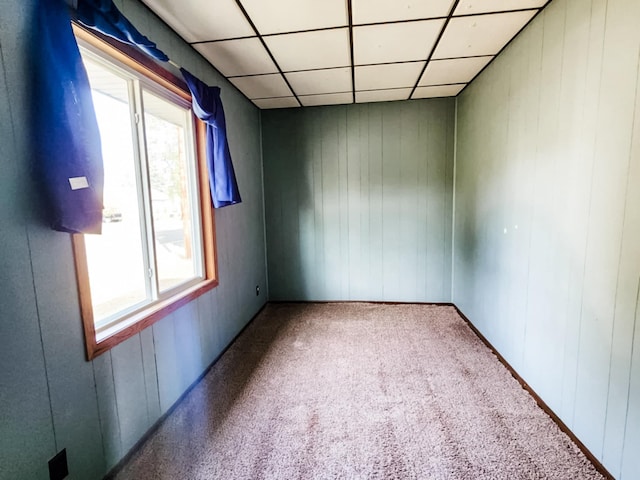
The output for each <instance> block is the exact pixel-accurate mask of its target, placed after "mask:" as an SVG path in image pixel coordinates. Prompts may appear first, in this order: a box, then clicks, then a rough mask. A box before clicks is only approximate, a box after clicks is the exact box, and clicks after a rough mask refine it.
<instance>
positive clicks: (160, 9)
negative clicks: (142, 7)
mask: <svg viewBox="0 0 640 480" xmlns="http://www.w3.org/2000/svg"><path fill="white" fill-rule="evenodd" d="M143 1H144V3H146V4H147V6H148V7H149V8H150V9H151V10H153V11H154V12H155V13H156V14H157V15H158V16H159V17H160V18H162V19H163V20H164V21H165V22H166V23H167V24H168V25H169V26H170V27H172V28H173V29H174V30H175V31H176V32H178V33H179V34H180V35H181V36H182V38H184V39H185V40H186V41H188V42H200V41H206V40H221V39H225V38H238V37H250V36H254V35H255V32H254V31H253V28H251V25H249V22H247V19H246V18H245V17H244V15H243V13H242V11H241V10H240V8H238V5H237V4H236V2H235V1H234V0H216V4H215V8H212V6H211V3H210V2H207V1H206V0H180V2H176V1H173V0H143Z"/></svg>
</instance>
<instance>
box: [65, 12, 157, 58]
mask: <svg viewBox="0 0 640 480" xmlns="http://www.w3.org/2000/svg"><path fill="white" fill-rule="evenodd" d="M76 19H77V20H78V21H79V22H80V23H82V24H83V25H85V26H87V27H90V28H93V29H95V30H97V31H99V32H100V33H103V34H105V35H108V36H110V37H112V38H115V39H116V40H119V41H121V42H123V43H126V44H129V45H133V46H136V47H138V48H139V49H140V50H142V51H143V52H145V53H146V54H147V55H149V56H151V57H153V58H155V59H156V60H160V61H161V62H167V61H168V60H169V57H167V56H166V55H165V54H164V53H163V52H162V51H161V50H159V49H158V48H157V47H156V44H155V43H153V42H152V41H151V40H149V39H148V38H147V37H145V36H144V35H142V34H141V33H140V32H138V30H136V28H135V27H134V26H133V25H131V23H130V22H129V20H127V19H126V18H125V17H124V16H123V15H122V13H120V11H119V10H118V9H117V8H116V6H115V5H114V4H113V1H112V0H78V7H77V18H76Z"/></svg>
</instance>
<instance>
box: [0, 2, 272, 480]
mask: <svg viewBox="0 0 640 480" xmlns="http://www.w3.org/2000/svg"><path fill="white" fill-rule="evenodd" d="M116 4H117V6H118V7H119V8H121V9H122V11H123V12H124V13H125V15H127V16H128V17H129V18H130V19H131V20H132V22H133V23H134V24H135V25H137V26H138V27H139V29H140V30H141V31H142V32H143V33H145V34H147V35H148V36H149V37H151V38H153V39H154V41H155V42H157V43H158V45H159V46H160V48H161V49H163V50H164V51H166V52H167V53H168V54H169V56H170V57H171V58H172V59H173V60H175V61H176V62H178V63H180V64H182V65H183V66H184V67H185V68H187V69H188V70H190V71H192V72H193V73H194V74H195V75H197V76H199V77H200V78H202V79H203V80H204V81H206V82H208V83H210V84H218V85H221V87H222V97H223V102H224V105H225V113H226V117H227V125H228V130H229V142H230V146H231V151H232V155H233V158H234V164H235V167H236V174H237V177H238V183H239V185H240V188H241V192H242V196H243V200H244V203H242V204H240V205H235V206H232V207H228V208H225V209H222V210H220V211H217V212H216V229H217V235H218V264H219V277H220V286H219V287H218V288H217V289H214V290H213V291H212V292H209V293H208V294H206V295H204V296H202V297H200V298H199V299H197V300H196V301H195V302H192V303H191V304H188V305H186V306H184V307H182V308H181V309H179V310H177V311H176V312H173V314H171V315H170V316H169V317H168V318H166V319H164V320H162V321H161V322H160V323H158V324H156V325H154V327H152V328H149V329H147V330H145V331H143V332H141V333H140V334H139V335H136V336H134V337H132V338H131V339H129V340H127V341H126V342H124V343H122V344H121V345H119V346H117V347H116V348H114V349H113V350H112V351H110V352H108V353H106V354H104V355H102V356H100V357H98V358H97V359H95V360H94V361H93V362H86V360H85V355H84V345H83V343H84V342H83V333H82V327H81V322H80V317H79V307H78V299H77V294H76V284H75V274H74V267H73V257H72V250H71V240H70V237H69V235H66V234H61V233H56V232H53V231H51V230H49V229H48V228H47V227H46V226H44V225H42V224H41V223H40V221H39V219H38V207H37V203H36V202H35V201H34V200H33V199H34V198H35V190H34V185H33V184H32V181H31V179H30V176H29V171H28V164H29V158H28V154H27V152H28V148H27V138H28V136H27V132H26V128H27V127H26V126H27V118H26V112H27V111H28V106H29V103H28V102H29V95H28V92H27V90H26V89H25V88H24V78H25V77H26V75H27V68H28V67H27V60H28V57H27V54H26V45H27V41H28V37H29V32H30V23H31V22H30V18H31V12H32V10H33V8H34V6H35V2H34V1H33V0H29V1H17V0H0V11H2V17H1V18H0V68H1V70H2V71H1V72H0V145H2V151H1V152H0V169H1V171H2V175H0V200H1V201H0V244H1V245H2V253H0V284H1V286H2V288H0V305H1V306H2V308H1V309H0V338H2V344H1V345H0V365H1V366H2V368H0V412H2V415H1V417H2V420H1V421H0V479H2V480H22V479H25V480H27V479H28V480H44V479H48V478H49V474H48V467H47V462H48V460H49V459H50V458H51V457H52V456H53V455H54V454H55V453H57V451H59V450H61V449H62V448H66V449H67V456H68V461H69V469H70V473H71V478H78V479H87V480H92V479H99V478H102V477H103V476H104V474H105V473H106V472H107V471H108V469H110V468H112V467H113V466H114V465H115V464H117V463H118V461H119V460H120V459H121V458H122V457H123V456H124V455H125V454H126V453H127V451H128V450H129V449H130V448H131V447H132V446H133V445H134V444H135V443H136V442H137V441H138V440H139V439H140V438H141V436H142V435H143V434H144V433H145V432H146V431H147V429H148V428H149V427H150V426H151V425H153V424H154V422H156V421H157V420H158V419H159V418H160V416H161V415H162V414H163V413H164V412H166V411H167V410H168V409H169V408H170V407H171V405H172V404H173V402H174V401H175V400H176V399H177V398H179V396H180V395H181V394H182V393H183V392H184V391H185V389H186V388H187V387H188V386H189V385H190V384H191V383H192V382H193V381H194V380H196V378H197V377H198V376H199V375H200V373H202V371H203V370H204V369H205V368H206V367H207V365H208V364H209V363H210V362H211V361H212V360H213V359H214V358H215V357H216V356H217V355H218V354H219V353H220V352H221V351H222V349H223V348H224V347H225V346H226V345H227V344H228V342H229V341H230V340H231V339H232V338H233V337H234V336H235V335H236V334H237V333H238V332H239V331H240V330H241V329H242V328H243V327H244V325H245V324H246V323H247V322H248V321H249V320H250V319H251V317H252V316H253V315H254V314H255V313H256V312H257V311H258V310H259V309H260V308H261V306H262V305H263V304H264V303H265V302H266V300H267V298H268V288H267V279H266V259H265V258H266V257H265V255H266V247H265V239H264V213H263V212H264V202H263V192H262V173H261V172H262V159H261V153H260V148H261V145H260V113H259V111H258V109H257V108H255V107H254V106H253V105H252V104H251V103H250V102H249V101H248V100H247V99H246V98H244V97H243V96H242V95H241V94H240V93H239V92H238V91H237V90H236V89H235V87H233V86H232V85H231V84H229V83H228V82H227V81H226V80H224V79H223V78H222V77H221V76H220V75H219V74H218V73H217V72H216V71H215V70H214V69H213V68H211V66H210V65H209V64H208V63H207V62H205V61H204V59H202V57H200V55H198V54H197V53H196V52H195V51H194V50H193V49H192V48H191V47H190V46H189V45H187V44H186V43H184V42H183V41H182V40H181V39H180V38H179V37H178V36H177V35H175V34H174V33H173V32H172V31H171V30H170V29H169V28H168V27H167V26H166V25H164V24H162V23H161V22H160V21H159V20H158V18H157V17H156V16H155V15H152V14H150V13H149V11H148V10H147V9H146V7H144V5H143V4H142V3H140V2H138V1H134V0H122V1H117V2H116ZM256 285H260V286H261V290H262V292H263V293H262V294H261V296H259V297H257V296H256V295H255V286H256Z"/></svg>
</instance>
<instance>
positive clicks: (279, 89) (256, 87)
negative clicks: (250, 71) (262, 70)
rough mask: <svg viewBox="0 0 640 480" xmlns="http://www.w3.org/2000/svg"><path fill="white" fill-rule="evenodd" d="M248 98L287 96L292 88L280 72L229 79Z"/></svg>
mask: <svg viewBox="0 0 640 480" xmlns="http://www.w3.org/2000/svg"><path fill="white" fill-rule="evenodd" d="M229 80H230V81H231V83H233V84H234V85H235V86H236V87H238V88H239V89H240V91H241V92H242V93H244V94H245V96H246V97H247V98H269V97H286V96H289V95H291V90H290V89H289V87H288V86H287V83H286V82H285V81H284V79H283V78H282V75H280V74H279V73H275V74H271V75H254V76H252V77H236V78H230V79H229Z"/></svg>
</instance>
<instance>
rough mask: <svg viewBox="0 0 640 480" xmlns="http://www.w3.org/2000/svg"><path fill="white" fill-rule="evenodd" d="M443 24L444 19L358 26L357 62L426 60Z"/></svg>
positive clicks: (355, 33)
mask: <svg viewBox="0 0 640 480" xmlns="http://www.w3.org/2000/svg"><path fill="white" fill-rule="evenodd" d="M443 25H444V20H422V21H417V22H402V23H390V24H385V25H369V26H365V27H354V29H353V55H354V61H355V64H356V65H366V64H370V63H385V62H405V61H410V60H425V59H426V58H427V57H428V56H429V54H430V53H431V49H432V48H433V45H434V44H435V42H436V39H437V38H438V35H439V34H440V30H441V29H442V26H443Z"/></svg>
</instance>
